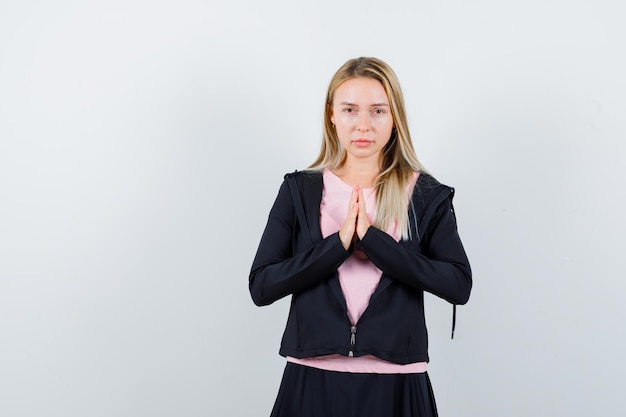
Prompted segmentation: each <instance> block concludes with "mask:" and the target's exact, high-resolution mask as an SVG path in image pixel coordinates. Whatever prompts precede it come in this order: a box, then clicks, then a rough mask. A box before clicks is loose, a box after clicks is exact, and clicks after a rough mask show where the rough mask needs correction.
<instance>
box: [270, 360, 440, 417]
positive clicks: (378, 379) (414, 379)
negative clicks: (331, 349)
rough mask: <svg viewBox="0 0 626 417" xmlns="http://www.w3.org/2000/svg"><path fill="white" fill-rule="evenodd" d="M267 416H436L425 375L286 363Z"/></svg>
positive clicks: (428, 380)
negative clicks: (345, 370)
mask: <svg viewBox="0 0 626 417" xmlns="http://www.w3.org/2000/svg"><path fill="white" fill-rule="evenodd" d="M271 417H437V406H436V405H435V397H434V396H433V391H432V387H431V385H430V379H429V378H428V374H427V373H418V374H361V373H349V372H335V371H325V370H322V369H317V368H312V367H309V366H303V365H299V364H294V363H291V362H287V366H286V367H285V373H284V374H283V379H282V382H281V384H280V389H279V392H278V397H277V398H276V403H275V404H274V409H273V410H272V414H271Z"/></svg>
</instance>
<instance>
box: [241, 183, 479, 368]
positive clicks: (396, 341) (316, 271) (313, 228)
mask: <svg viewBox="0 0 626 417" xmlns="http://www.w3.org/2000/svg"><path fill="white" fill-rule="evenodd" d="M322 187H323V179H322V174H321V172H312V171H303V172H295V173H292V174H287V175H285V181H284V182H283V184H282V185H281V187H280V191H279V192H278V197H277V198H276V201H275V202H274V205H273V207H272V209H271V211H270V214H269V219H268V222H267V226H266V227H265V231H264V233H263V237H262V238H261V243H260V244H259V248H258V250H257V254H256V257H255V259H254V262H253V264H252V269H251V272H250V281H249V287H250V293H251V295H252V299H253V301H254V303H255V304H257V305H259V306H261V305H267V304H271V303H273V302H274V301H276V300H278V299H280V298H283V297H285V296H287V295H292V298H291V307H290V311H289V317H288V319H287V325H286V328H285V332H284V335H283V339H282V343H281V347H280V354H281V355H283V356H293V357H296V358H305V357H312V356H320V355H329V354H341V355H347V356H362V355H374V356H376V357H378V358H380V359H384V360H387V361H390V362H394V363H398V364H407V363H413V362H427V361H428V336H427V332H426V323H425V319H424V291H428V292H430V293H432V294H435V295H437V296H439V297H441V298H443V299H445V300H447V301H449V302H450V303H452V304H455V305H456V304H465V303H466V302H467V300H468V298H469V295H470V291H471V287H472V277H471V270H470V266H469V262H468V259H467V256H466V254H465V251H464V249H463V245H462V244H461V240H460V238H459V235H458V233H457V226H456V218H455V215H454V209H453V207H452V197H453V195H454V189H453V188H451V187H448V186H445V185H443V184H440V183H439V182H438V181H437V180H435V179H434V178H433V177H432V176H430V175H428V174H425V173H421V174H420V176H419V178H418V181H417V184H416V185H415V188H414V190H413V194H412V197H411V200H410V204H409V207H408V210H409V223H410V238H409V239H407V240H401V241H400V242H396V241H395V240H394V239H393V238H392V237H391V236H390V235H388V234H387V233H385V232H384V231H382V230H380V229H377V228H375V227H374V226H371V227H370V228H369V229H368V231H367V232H366V234H365V235H364V236H363V239H361V240H360V241H359V242H358V243H357V244H356V245H357V246H358V247H359V248H360V249H361V250H363V252H365V254H366V255H367V257H368V258H369V259H370V260H371V261H372V262H373V263H374V265H376V266H377V267H378V268H379V269H380V270H381V271H383V274H382V277H381V279H380V282H379V284H378V286H377V288H376V290H375V291H374V293H373V294H372V296H371V298H370V301H369V305H368V307H367V308H366V310H365V311H364V313H363V314H362V316H361V318H360V319H359V321H358V322H357V323H355V324H353V323H351V322H350V319H349V317H348V313H347V307H346V301H345V298H344V296H343V293H342V291H341V287H340V285H339V279H338V277H337V268H338V267H339V266H340V265H341V264H342V262H343V261H344V260H345V259H346V258H347V257H348V256H350V252H349V251H347V250H345V249H344V247H343V245H342V244H341V241H340V239H339V233H338V232H337V233H334V234H332V235H330V236H328V237H326V238H323V237H322V233H321V230H320V223H319V218H320V202H321V198H322ZM346 210H347V208H346Z"/></svg>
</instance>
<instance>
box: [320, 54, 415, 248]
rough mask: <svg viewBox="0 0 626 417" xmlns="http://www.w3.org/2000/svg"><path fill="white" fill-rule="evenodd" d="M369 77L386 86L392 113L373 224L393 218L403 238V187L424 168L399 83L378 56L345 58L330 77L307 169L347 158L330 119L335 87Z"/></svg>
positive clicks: (333, 164) (329, 165)
mask: <svg viewBox="0 0 626 417" xmlns="http://www.w3.org/2000/svg"><path fill="white" fill-rule="evenodd" d="M357 77H368V78H373V79H375V80H378V81H379V82H380V83H381V84H382V85H383V88H384V89H385V92H386V93H387V97H388V99H389V105H390V107H391V115H392V116H393V126H394V128H393V130H392V132H391V137H390V138H389V142H387V145H385V147H384V148H383V150H382V153H381V160H380V166H381V170H380V173H379V174H378V176H377V177H376V182H375V185H374V187H375V190H376V218H375V219H374V225H375V226H376V227H378V228H380V229H382V230H387V228H388V227H389V226H391V225H392V224H393V221H394V220H395V221H396V222H397V225H396V227H397V230H398V232H400V234H401V236H402V238H404V239H406V238H408V235H409V219H408V207H407V199H406V189H407V187H408V185H409V181H410V180H411V179H412V177H413V173H414V172H415V171H424V167H423V166H422V164H421V163H420V162H419V161H418V159H417V155H416V154H415V150H414V149H413V142H412V141H411V135H410V133H409V128H408V125H407V120H406V113H405V109H404V98H403V96H402V90H401V89H400V83H399V81H398V78H397V77H396V74H395V73H394V72H393V70H392V69H391V67H390V66H389V65H387V64H386V63H385V62H383V61H381V60H380V59H377V58H369V57H361V58H354V59H351V60H349V61H347V62H346V63H345V64H343V65H342V66H341V68H339V70H338V71H337V72H336V73H335V75H334V76H333V78H332V79H331V81H330V84H329V86H328V92H327V94H326V103H325V107H324V132H323V138H322V147H321V150H320V154H319V156H318V157H317V159H316V160H315V162H313V164H311V166H310V167H309V169H312V170H323V169H324V168H329V169H336V168H339V167H341V166H342V165H343V164H344V162H345V160H346V151H345V149H343V148H342V146H341V145H340V142H339V138H338V137H337V132H336V131H335V129H334V128H333V125H332V122H331V116H332V106H333V99H334V95H335V91H336V90H337V88H338V87H339V86H340V85H341V84H342V83H344V82H345V81H347V80H350V79H352V78H357Z"/></svg>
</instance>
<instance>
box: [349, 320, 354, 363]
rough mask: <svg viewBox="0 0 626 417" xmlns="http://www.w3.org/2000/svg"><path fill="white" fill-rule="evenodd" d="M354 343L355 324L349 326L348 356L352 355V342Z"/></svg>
mask: <svg viewBox="0 0 626 417" xmlns="http://www.w3.org/2000/svg"><path fill="white" fill-rule="evenodd" d="M355 343H356V326H352V327H350V351H349V352H348V356H350V357H352V356H354V352H353V351H352V349H354V344H355Z"/></svg>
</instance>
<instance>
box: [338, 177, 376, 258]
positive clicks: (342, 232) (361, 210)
mask: <svg viewBox="0 0 626 417" xmlns="http://www.w3.org/2000/svg"><path fill="white" fill-rule="evenodd" d="M370 226H371V223H370V220H369V218H368V217H367V209H366V207H365V196H364V195H363V190H362V189H361V187H359V186H358V185H356V186H354V188H353V189H352V195H351V196H350V203H349V204H348V215H347V216H346V220H345V221H344V222H343V225H342V226H341V229H339V239H340V240H341V243H342V244H343V247H344V248H345V249H346V250H348V249H349V248H350V245H351V244H352V242H353V241H354V240H356V239H357V238H359V239H362V238H363V236H365V233H367V229H369V227H370Z"/></svg>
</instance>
